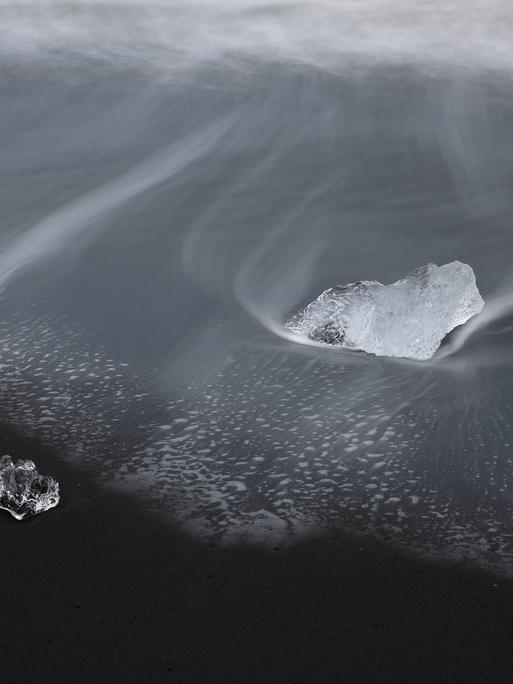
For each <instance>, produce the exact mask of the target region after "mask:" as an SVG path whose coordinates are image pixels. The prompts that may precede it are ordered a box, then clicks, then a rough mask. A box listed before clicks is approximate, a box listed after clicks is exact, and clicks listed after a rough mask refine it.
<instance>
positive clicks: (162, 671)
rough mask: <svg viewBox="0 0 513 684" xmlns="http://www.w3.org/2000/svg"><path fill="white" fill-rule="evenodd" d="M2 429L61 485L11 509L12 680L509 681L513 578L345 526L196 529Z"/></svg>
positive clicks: (6, 520)
mask: <svg viewBox="0 0 513 684" xmlns="http://www.w3.org/2000/svg"><path fill="white" fill-rule="evenodd" d="M3 434H4V437H3V439H2V449H3V450H4V451H6V452H8V451H13V450H14V449H18V450H19V449H21V448H22V447H23V450H24V453H26V454H27V455H28V456H30V455H33V456H35V455H36V454H37V456H38V460H39V462H40V464H41V470H42V471H43V472H46V471H51V472H53V473H55V475H56V476H58V477H59V479H60V480H61V486H62V503H61V505H60V506H59V507H58V508H56V509H54V510H52V511H50V512H48V513H47V514H45V515H41V516H39V517H37V518H33V519H31V520H28V521H25V522H21V523H19V522H16V521H14V520H13V519H11V518H10V516H9V515H8V514H7V513H5V512H4V513H2V515H1V516H0V535H1V539H2V548H3V554H2V557H3V562H2V569H1V605H2V609H1V622H2V631H1V644H2V647H1V648H2V671H3V674H2V681H3V682H6V683H10V682H16V681H20V682H27V683H28V682H50V681H54V682H65V681H70V680H73V681H76V682H140V681H149V682H160V681H169V682H201V681H212V682H234V683H239V682H255V683H262V684H264V683H267V682H270V683H271V682H277V683H284V684H288V683H290V684H292V683H294V682H298V683H303V682H304V683H310V682H365V681H373V682H398V681H400V682H460V681H469V682H470V681H479V682H507V681H510V676H509V672H510V670H509V667H510V664H511V662H512V658H511V640H512V630H513V584H512V582H511V581H508V580H505V579H503V578H498V577H496V576H494V575H492V574H487V573H485V572H471V571H469V570H466V569H465V568H463V567H459V566H454V565H450V564H444V565H440V564H432V563H428V562H421V561H415V560H411V559H408V558H406V557H404V556H401V555H399V554H396V553H394V552H393V551H392V550H391V549H390V548H386V547H383V546H382V545H379V544H378V543H375V544H374V543H369V542H365V543H361V544H360V543H358V542H357V541H354V540H349V539H343V538H338V539H329V540H324V541H312V542H304V543H302V544H297V545H295V546H293V547H291V548H288V549H285V548H274V549H264V548H261V549H258V548H255V547H249V548H248V547H243V546H233V547H232V548H226V547H225V548H220V547H218V546H215V545H209V544H197V543H193V542H191V541H190V540H189V539H187V538H185V537H184V536H182V535H181V534H179V533H177V532H174V531H173V529H172V528H170V527H169V526H167V525H165V524H162V523H159V522H158V521H157V520H155V519H152V518H151V517H148V516H147V515H145V514H144V513H142V512H141V511H140V510H139V508H138V505H137V502H135V501H134V500H133V499H131V498H129V497H125V496H120V495H116V494H113V493H112V492H110V491H109V490H108V488H105V489H100V488H98V487H96V486H94V485H93V484H92V483H91V482H90V481H88V480H87V479H85V478H83V477H82V476H81V475H80V474H79V473H77V472H75V471H73V470H72V469H69V468H68V467H67V466H66V465H64V464H63V463H62V462H61V461H60V460H58V459H56V458H55V456H54V455H52V454H49V453H45V452H44V451H42V450H41V448H40V447H39V446H38V445H37V444H36V443H27V442H25V441H24V442H20V440H18V439H17V438H16V436H15V435H13V434H8V433H7V432H6V431H4V433H3ZM32 452H33V453H32Z"/></svg>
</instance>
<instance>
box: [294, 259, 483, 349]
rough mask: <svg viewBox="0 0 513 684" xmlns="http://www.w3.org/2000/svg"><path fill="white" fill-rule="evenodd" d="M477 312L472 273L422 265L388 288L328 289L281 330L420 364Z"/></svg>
mask: <svg viewBox="0 0 513 684" xmlns="http://www.w3.org/2000/svg"><path fill="white" fill-rule="evenodd" d="M483 306H484V301H483V299H482V297H481V295H480V294H479V290H478V289H477V285H476V278H475V275H474V271H473V270H472V268H471V267H470V266H468V265H467V264H463V263H461V262H460V261H453V262H451V263H450V264H445V265H444V266H436V265H435V264H427V265H426V266H422V267H421V268H418V269H416V270H415V271H413V273H412V274H411V275H409V276H407V277H406V278H403V279H402V280H398V281H397V282H396V283H392V284H391V285H383V284H382V283H380V282H378V281H376V280H364V281H360V282H357V283H349V284H348V285H341V286H337V287H332V288H330V289H329V290H325V291H324V292H323V293H322V294H321V295H319V297H317V299H316V300H315V301H313V302H312V303H311V304H309V305H308V306H307V307H306V308H304V309H302V310H301V311H299V313H297V314H296V315H294V316H292V317H291V318H290V319H289V320H288V321H287V323H286V326H287V328H288V329H289V330H291V331H292V332H293V333H295V334H297V335H300V336H301V337H304V338H307V339H310V340H314V341H316V342H321V343H324V344H331V345H337V346H341V347H345V348H347V349H359V350H362V351H365V352H368V353H369V354H376V355H377V356H397V357H405V358H411V359H422V360H425V359H430V358H431V357H432V356H433V354H434V353H435V351H436V350H437V349H438V347H439V346H440V343H441V342H442V340H443V339H444V337H445V336H446V335H447V333H448V332H450V331H451V330H453V329H454V328H456V327H457V326H458V325H462V324H463V323H465V322H466V321H468V319H469V318H472V316H475V315H476V314H478V313H479V312H480V311H481V309H482V308H483Z"/></svg>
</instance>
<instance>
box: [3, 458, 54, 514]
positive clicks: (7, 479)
mask: <svg viewBox="0 0 513 684" xmlns="http://www.w3.org/2000/svg"><path fill="white" fill-rule="evenodd" d="M58 503H59V483H58V482H57V481H56V480H54V479H53V477H47V476H46V475H40V474H39V473H38V472H37V470H36V466H35V465H34V463H33V462H32V461H28V460H22V459H18V460H17V461H16V464H14V463H13V461H12V459H11V457H10V456H2V457H1V458H0V508H3V509H4V510H6V511H9V513H10V514H11V515H12V516H14V517H15V518H16V520H23V518H27V517H29V516H31V515H36V514H37V513H43V512H44V511H47V510H48V509H49V508H53V507H54V506H57V504H58Z"/></svg>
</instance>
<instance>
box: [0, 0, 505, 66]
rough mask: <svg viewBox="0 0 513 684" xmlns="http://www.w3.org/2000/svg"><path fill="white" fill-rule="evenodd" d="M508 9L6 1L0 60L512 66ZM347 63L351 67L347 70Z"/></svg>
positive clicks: (229, 0) (233, 0)
mask: <svg viewBox="0 0 513 684" xmlns="http://www.w3.org/2000/svg"><path fill="white" fill-rule="evenodd" d="M512 27H513V7H512V6H511V3H508V2H507V1H506V0H490V2H488V3H487V5H486V10H485V9H484V8H483V6H482V2H479V1H478V0H452V2H443V1H442V0H436V1H435V2H431V3H425V4H423V5H422V4H415V6H414V7H413V6H412V3H411V2H410V0H342V1H338V0H324V1H323V2H320V1H319V0H315V1H313V0H294V1H292V0H281V1H280V2H274V3H273V2H268V1H266V0H246V1H243V0H242V1H241V0H222V1H219V2H218V1H217V0H203V1H195V0H192V1H191V0H188V1H187V2H184V1H180V0H168V2H162V1H161V2H155V1H154V2H149V3H146V2H143V1H141V0H139V2H129V1H126V0H110V1H108V2H106V1H105V0H88V1H86V2H85V1H83V0H68V2H58V1H56V0H38V2H37V3H36V2H27V1H25V0H11V1H7V2H1V3H0V50H1V51H2V53H4V55H10V56H18V57H22V58H24V59H30V58H36V57H37V58H40V57H41V54H44V55H46V56H47V57H51V58H53V59H59V57H61V58H62V56H63V54H66V55H67V58H68V59H69V54H70V53H71V54H74V55H75V56H78V57H86V58H90V59H93V60H102V61H105V60H115V61H116V62H117V63H120V64H128V65H134V64H137V65H139V66H141V65H146V66H152V67H158V68H165V69H183V68H190V67H191V66H197V65H198V64H205V63H212V62H223V63H231V64H239V65H240V60H241V58H244V59H247V60H255V59H256V60H264V61H275V60H280V61H287V62H289V63H293V64H302V63H307V64H311V65H313V66H320V67H324V68H339V67H342V66H348V65H351V66H353V67H354V66H355V64H359V65H361V64H364V63H368V62H371V63H375V62H379V63H380V62H383V61H392V62H401V61H404V60H406V61H409V62H411V61H423V62H428V63H429V64H432V65H440V64H442V63H444V62H451V63H454V64H456V65H458V66H460V67H466V68H470V69H472V68H476V67H478V66H481V67H486V68H487V67H490V68H508V67H510V66H511V64H513V44H512V42H511V29H512ZM348 58H351V59H349V60H348Z"/></svg>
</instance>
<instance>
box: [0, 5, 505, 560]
mask: <svg viewBox="0 0 513 684" xmlns="http://www.w3.org/2000/svg"><path fill="white" fill-rule="evenodd" d="M300 6H301V3H299V4H298V7H300ZM284 7H285V6H284ZM287 7H288V10H287V11H291V10H290V7H289V6H288V5H287ZM100 9H101V8H100V7H97V8H96V9H94V8H93V9H92V10H91V14H88V15H87V16H88V18H89V19H88V20H89V21H92V17H96V16H97V15H96V14H95V12H96V13H97V12H100ZM104 10H105V8H104ZM4 11H6V10H4ZM119 11H120V10H117V9H116V8H115V7H114V8H112V7H111V8H110V9H109V13H108V17H107V18H108V20H109V21H110V22H112V21H113V17H114V18H115V19H119V17H120V16H121V15H119V14H118V12H119ZM133 11H135V10H133ZM195 11H196V10H195ZM197 11H198V12H200V15H201V10H200V9H197ZM258 11H262V12H264V9H262V8H259V10H258ZM276 11H277V8H273V7H272V6H271V7H270V8H267V9H266V10H265V12H267V13H268V14H269V13H270V15H269V16H274V14H273V12H276ZM284 11H285V10H284ZM9 12H10V15H9V17H10V18H9V21H11V22H14V23H13V24H12V25H11V28H12V26H15V27H17V30H21V29H19V25H22V26H23V27H25V30H26V34H23V36H24V40H25V41H26V42H25V43H24V44H23V49H22V48H21V47H20V44H19V43H16V45H15V40H14V38H13V37H12V35H11V43H10V44H9V46H8V47H9V50H7V49H6V50H4V52H2V61H3V68H2V71H1V80H0V105H1V106H0V149H1V150H2V152H1V155H0V197H1V207H2V232H1V241H2V243H1V250H0V284H1V286H2V294H1V297H2V298H1V300H0V331H1V338H0V349H1V358H0V363H1V364H2V365H1V370H2V381H1V382H0V402H1V407H2V408H1V416H2V418H3V420H4V421H6V422H9V423H12V424H14V425H16V426H18V427H20V428H22V429H23V430H24V431H26V432H27V433H28V434H35V435H37V436H39V437H40V438H41V439H42V440H43V441H44V442H45V443H48V444H50V445H54V446H55V447H56V448H57V447H58V448H59V449H63V450H64V453H66V454H67V456H66V457H67V458H69V460H70V462H73V463H74V464H76V465H77V466H79V467H82V468H85V469H87V471H88V472H90V473H94V474H95V476H96V477H97V478H98V479H99V480H101V481H103V482H105V483H106V485H107V486H111V487H113V488H118V487H120V488H126V489H128V490H130V491H131V492H134V493H136V494H137V495H139V496H140V497H141V498H144V499H145V500H146V502H147V507H148V508H149V509H151V510H153V511H156V512H157V514H158V515H159V516H161V517H162V518H164V519H166V520H170V521H173V522H175V523H176V522H177V523H178V524H179V525H180V526H182V527H183V528H184V529H186V530H189V531H190V533H191V534H193V535H195V536H199V537H204V538H209V539H211V538H215V539H219V540H223V541H227V542H228V541H237V540H240V539H245V540H253V541H257V542H265V543H273V544H276V543H282V542H283V543H284V542H286V541H290V540H294V539H297V538H299V537H301V536H304V535H319V534H325V533H330V532H332V531H334V530H337V529H342V530H345V531H348V530H349V531H353V532H355V533H364V534H373V535H377V536H378V537H380V538H382V539H385V540H387V541H389V542H390V543H392V544H397V545H401V546H402V547H403V548H407V549H410V550H412V551H413V552H415V553H420V554H424V555H426V554H427V555H435V556H440V557H450V558H464V559H467V560H472V561H475V562H476V563H479V564H491V565H493V566H494V567H496V568H498V569H500V570H501V571H503V572H511V570H512V569H513V517H512V514H513V501H512V496H511V494H512V487H513V458H512V454H513V444H512V439H513V437H512V430H513V425H512V414H511V411H512V400H513V390H512V389H511V387H512V380H513V353H512V348H511V344H512V341H513V336H512V332H513V320H511V309H512V301H513V295H510V294H509V293H510V292H513V285H512V282H513V278H512V275H513V273H512V266H511V248H512V246H513V245H512V241H513V233H512V225H511V216H512V209H513V195H512V193H511V187H512V183H513V161H512V158H511V154H510V150H511V146H512V144H513V97H512V95H511V93H512V92H513V91H512V85H513V83H512V80H511V78H510V76H509V73H508V70H507V69H505V68H504V64H502V63H501V64H499V63H497V62H494V63H493V64H486V65H479V66H478V67H476V66H475V64H473V65H472V68H470V67H469V66H468V65H467V63H466V60H465V58H463V57H462V58H461V59H460V60H450V59H449V58H448V57H446V56H444V58H443V59H442V60H441V61H436V60H434V61H433V59H432V58H430V59H428V58H427V57H425V56H423V55H421V57H422V59H414V58H413V57H412V56H411V54H410V55H406V56H404V55H403V56H402V57H401V59H392V60H384V59H383V60H381V59H373V60H370V61H365V60H364V61H363V62H362V56H361V54H358V55H355V54H348V55H345V56H344V55H340V54H338V55H337V58H336V60H335V59H334V58H333V59H331V58H330V59H327V58H326V55H324V58H323V60H322V62H321V63H318V62H317V61H316V60H315V59H313V58H312V57H311V54H310V53H309V59H304V60H301V59H299V58H292V57H291V54H289V53H287V54H286V55H285V56H283V55H280V54H276V55H274V54H272V53H271V54H270V55H267V56H266V58H265V59H264V58H263V56H262V54H255V51H254V50H253V51H251V50H246V51H245V52H244V51H241V52H240V54H238V53H237V52H236V51H235V52H233V51H232V53H231V54H230V59H221V58H220V57H219V50H217V52H216V51H215V50H213V49H212V50H211V51H210V52H208V51H207V52H208V54H207V55H204V54H201V59H200V58H199V57H198V58H197V59H196V60H191V59H189V61H188V62H187V63H186V66H185V67H184V65H183V59H184V58H183V54H182V55H181V57H180V59H179V60H178V62H177V63H178V66H179V67H180V68H178V67H177V68H172V69H166V68H160V67H162V64H161V62H164V63H167V64H171V65H173V66H176V64H175V62H173V57H172V56H170V53H169V45H173V40H178V39H177V38H176V36H174V34H172V35H169V36H168V38H169V42H168V43H166V50H167V52H163V54H162V55H161V58H160V61H158V60H157V59H156V57H155V51H154V47H155V46H152V51H149V50H148V51H147V52H145V50H144V49H143V44H142V42H141V46H140V52H141V54H143V55H144V57H145V59H144V60H142V59H136V58H135V57H134V54H135V55H136V56H137V55H138V53H137V50H135V53H134V54H132V53H130V52H129V51H128V48H127V46H126V45H124V49H123V50H121V48H119V46H117V47H118V50H117V52H116V50H115V49H114V48H115V47H116V45H114V47H113V46H112V44H111V43H108V42H106V43H105V44H104V45H103V47H104V48H105V50H107V47H109V48H112V50H111V52H113V53H115V54H108V55H107V56H106V55H105V54H104V52H105V50H104V51H103V52H102V51H99V50H98V46H97V45H95V46H94V49H93V48H91V50H90V51H89V53H88V54H87V55H84V54H83V52H84V49H83V45H82V44H81V43H80V40H82V41H84V40H85V38H84V35H82V34H80V35H79V34H76V35H75V34H73V33H72V31H71V28H72V27H75V28H76V26H75V24H73V21H74V19H73V13H72V11H71V10H68V14H66V23H65V24H64V25H59V26H60V33H59V34H58V35H59V36H60V37H61V38H62V36H64V37H67V38H68V39H69V42H70V44H73V45H75V46H76V45H77V42H78V44H79V46H81V54H75V51H72V50H70V49H69V45H64V46H63V45H59V44H56V43H55V35H57V34H55V35H54V34H52V33H51V31H50V29H51V30H52V31H54V32H55V31H56V30H57V29H56V28H55V21H53V20H52V21H53V23H52V22H49V23H48V25H46V24H44V22H43V23H42V24H41V23H39V24H38V30H39V32H38V33H37V35H36V34H34V31H33V27H32V29H31V30H28V29H27V25H28V26H29V28H30V26H31V24H30V22H29V24H26V21H27V16H29V14H25V15H23V22H25V23H23V22H22V23H21V24H19V25H18V23H19V22H20V21H21V20H20V19H19V17H20V16H21V15H19V14H17V11H16V10H15V9H14V7H11V8H10V9H9ZM70 12H71V14H70ZM183 12H184V14H183V16H182V15H180V16H181V20H183V21H185V19H184V17H187V11H186V10H183ZM191 12H192V10H191ZM255 12H256V9H255ZM265 12H264V14H265ZM52 16H53V15H52ZM58 16H60V15H58ZM255 16H256V15H255ZM265 16H268V15H267V14H266V15H265ZM4 17H5V15H4ZM70 17H71V18H70ZM36 18H37V17H36ZM53 19H55V17H53ZM40 20H41V18H40ZM119 20H120V21H121V19H119ZM191 21H192V19H191ZM269 21H270V20H269ZM298 21H299V20H298ZM390 21H391V22H392V20H390ZM34 22H35V19H34ZM77 22H78V23H77V26H78V25H79V24H80V22H79V21H78V20H77ZM123 22H125V23H123ZM123 22H122V23H121V28H120V27H119V25H118V24H116V27H117V30H118V31H119V35H124V36H128V38H127V41H128V42H129V39H130V36H131V35H132V34H131V33H130V31H129V30H128V27H130V26H132V24H131V23H130V16H127V15H123ZM241 22H242V24H239V28H240V25H244V26H257V27H258V26H260V24H259V23H258V21H257V19H255V18H254V17H253V18H252V17H251V16H250V17H249V18H247V17H244V18H243V20H241ZM100 24H101V22H100ZM100 24H97V25H95V26H97V27H98V26H99V25H100ZM271 25H272V23H271V24H270V23H266V24H265V26H266V27H267V29H269V26H271ZM294 26H295V29H294V30H295V31H296V33H295V34H294V35H296V37H297V34H298V28H297V26H296V25H294ZM298 26H299V23H298ZM437 26H438V24H436V26H435V28H434V29H433V28H432V27H431V29H430V30H431V33H433V32H435V33H436V31H435V29H436V28H437ZM301 27H303V24H301ZM267 29H266V30H267ZM403 29H404V27H403V26H402V25H400V26H399V28H398V29H397V30H398V31H399V32H401V30H403ZM45 30H47V31H48V32H49V35H51V36H53V38H52V41H54V42H53V43H52V41H49V42H50V43H51V45H46V44H45V45H44V49H43V48H42V47H41V46H40V45H39V44H38V41H41V40H42V36H43V35H44V33H45ZM98 30H100V29H99V28H98ZM269 30H270V29H269ZM31 31H32V32H31ZM20 35H21V34H20ZM95 35H96V34H95ZM116 35H118V34H116ZM191 35H195V34H194V32H192V33H191ZM266 35H267V34H266ZM329 35H330V36H331V35H332V34H331V33H330V34H329ZM408 35H410V34H408ZM430 35H431V34H430ZM136 36H137V31H136V32H135V34H134V35H133V36H132V39H133V40H136ZM189 37H190V36H189ZM215 37H216V38H217V40H218V42H219V41H222V40H226V41H229V40H235V38H234V36H233V35H232V34H231V33H230V31H227V35H226V36H225V35H224V34H223V35H221V36H220V35H216V36H215ZM378 37H379V36H378ZM79 39H80V40H79ZM132 39H130V40H132ZM244 39H246V40H247V37H245V38H244ZM20 40H21V38H20ZM98 40H99V39H98ZM241 40H242V38H241ZM369 40H370V39H369ZM376 40H377V38H376ZM433 40H434V39H433ZM371 42H372V41H371ZM433 44H434V45H435V46H436V44H437V43H436V41H434V42H433ZM463 44H464V41H462V45H463ZM144 45H146V44H144ZM194 45H195V49H196V50H197V51H198V50H199V47H198V46H201V45H203V43H202V41H201V39H200V38H196V42H195V44H194ZM209 45H210V44H209ZM273 45H274V43H273ZM294 46H295V48H296V52H294V55H296V57H297V45H295V44H294ZM89 47H90V46H89ZM189 47H190V46H189ZM210 47H211V46H210ZM289 47H290V46H289ZM327 47H330V46H329V45H328V46H327ZM364 47H366V49H367V51H370V43H369V41H367V43H365V45H364ZM470 47H471V46H470ZM470 47H469V46H468V45H465V48H466V49H468V54H469V55H472V50H471V49H470ZM205 49H206V48H205ZM232 49H233V46H232ZM361 49H362V50H363V48H361ZM433 49H434V48H433ZM434 51H435V53H436V49H435V50H434ZM77 52H80V50H78V48H77ZM327 52H329V50H327ZM410 52H411V51H410ZM186 54H187V56H188V57H189V58H190V56H191V52H190V49H189V51H188V52H187V53H186ZM139 56H140V55H139ZM196 56H197V55H196ZM474 56H475V55H474ZM271 57H272V58H271ZM417 57H418V56H417ZM180 60H181V61H180ZM155 62H158V66H159V68H153V67H155ZM189 62H190V63H189ZM148 63H149V64H150V65H151V68H150V66H148ZM454 259H459V260H461V261H464V262H466V263H469V264H470V265H471V266H472V267H473V269H474V271H475V273H476V277H477V282H478V285H479V288H480V290H481V293H482V294H483V296H484V298H485V300H486V301H487V308H486V310H485V312H484V313H483V315H482V316H481V317H479V318H478V319H476V321H475V322H474V323H473V324H471V326H470V327H467V328H466V329H464V330H463V331H462V332H460V333H459V334H457V335H456V336H455V338H454V340H453V342H452V344H451V345H449V346H448V347H447V348H446V349H447V350H448V353H447V355H446V356H445V357H444V358H440V359H437V360H435V361H434V362H430V363H414V362H409V361H400V360H389V359H386V358H375V357H372V356H367V355H365V354H359V353H350V352H341V351H336V350H332V349H329V350H326V351H325V350H319V349H315V348H310V347H307V346H301V345H298V344H296V343H294V342H292V341H291V340H290V339H287V337H286V335H285V333H284V331H283V327H282V323H283V320H284V318H285V317H286V316H287V315H288V314H289V313H290V312H291V311H292V310H294V309H295V308H296V307H297V306H298V305H300V304H301V303H303V302H304V301H306V300H310V299H312V298H313V297H315V296H316V295H317V294H318V293H319V292H320V291H321V290H322V289H324V288H326V287H329V286H332V285H334V284H337V283H343V282H351V281H355V280H361V279H377V280H381V281H382V282H392V281H394V280H396V279H398V278H400V277H402V276H404V275H405V274H406V273H408V272H410V271H411V270H412V269H413V268H415V267H417V266H420V265H422V264H425V263H427V262H429V261H432V262H435V263H437V264H442V263H447V262H449V261H451V260H454ZM20 456H22V454H20Z"/></svg>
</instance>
